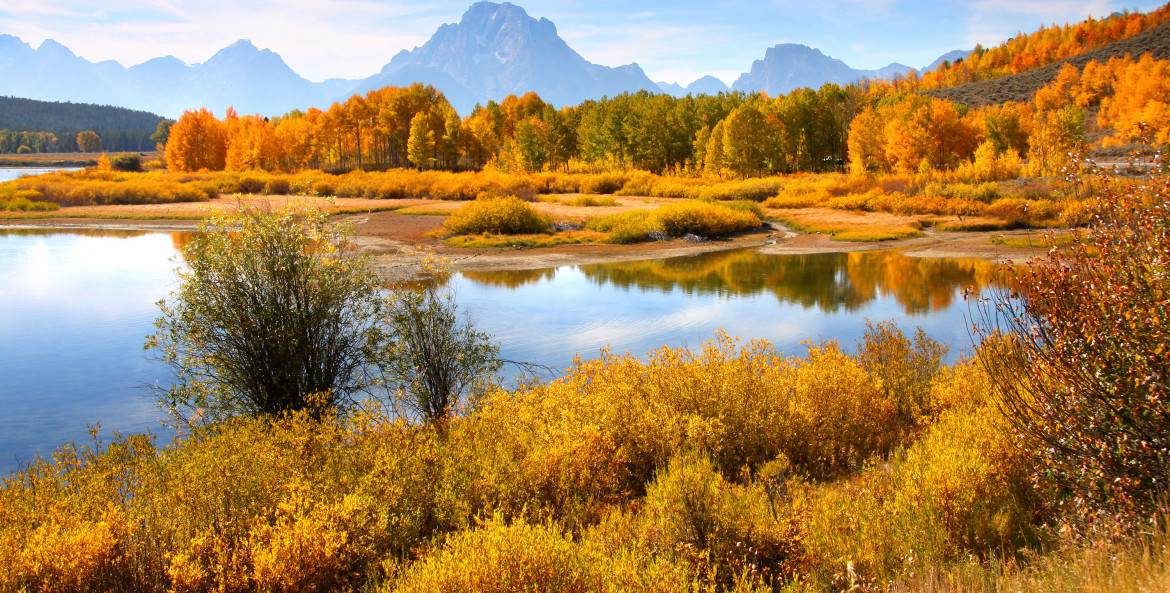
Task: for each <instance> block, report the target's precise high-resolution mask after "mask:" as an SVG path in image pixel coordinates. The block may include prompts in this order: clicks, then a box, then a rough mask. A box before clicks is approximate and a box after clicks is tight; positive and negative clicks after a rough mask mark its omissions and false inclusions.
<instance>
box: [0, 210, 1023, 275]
mask: <svg viewBox="0 0 1170 593" xmlns="http://www.w3.org/2000/svg"><path fill="white" fill-rule="evenodd" d="M411 202H413V203H407V204H402V205H401V206H402V207H400V208H398V209H399V210H405V209H407V208H410V207H417V206H422V205H423V204H422V203H425V202H428V201H421V200H420V201H413V200H412V201H411ZM355 206H359V207H362V206H365V204H361V205H357V204H355ZM439 206H443V208H444V209H446V208H450V206H449V205H447V204H439ZM107 208H109V207H103V211H101V212H100V215H101V217H100V218H88V217H72V218H71V217H68V216H50V217H32V216H29V217H14V218H0V229H5V228H14V229H46V230H49V229H60V230H64V231H69V230H92V229H97V230H102V229H105V230H127V231H135V230H138V231H150V232H192V231H194V230H195V229H196V228H197V227H198V225H199V222H200V217H199V216H198V213H197V212H188V211H187V210H186V209H175V210H171V208H166V209H165V210H162V209H160V208H158V207H157V206H156V207H147V208H142V207H138V208H135V207H133V206H131V208H135V209H134V210H132V211H130V212H126V211H125V210H122V208H126V207H118V208H119V210H113V211H107ZM160 210H162V211H160ZM352 212H353V211H352V210H349V211H348V212H346V213H339V214H338V215H337V216H338V218H339V219H341V220H344V221H347V222H349V223H351V224H353V225H354V228H355V230H356V234H355V237H354V243H355V244H356V245H357V246H358V248H359V250H360V251H361V252H363V253H367V254H369V255H370V256H371V262H370V264H371V267H373V268H374V269H375V270H376V271H377V272H378V273H379V274H380V275H382V276H383V277H385V278H387V279H388V280H390V281H398V280H404V279H409V278H411V277H413V276H415V275H416V274H417V272H418V271H419V269H420V268H421V265H422V263H423V261H424V259H426V258H427V257H428V256H434V257H439V258H442V259H444V260H445V261H446V263H447V265H448V267H449V268H450V269H451V270H452V271H455V272H460V271H489V270H531V269H540V268H552V267H558V266H569V265H584V264H593V263H605V262H621V261H637V260H647V259H665V258H670V257H684V256H691V255H699V254H702V253H711V252H717V251H727V250H732V249H746V248H756V249H758V250H759V252H760V253H763V254H776V255H810V254H818V253H848V252H856V251H875V250H894V249H896V250H902V251H903V253H905V254H906V255H908V256H911V257H924V258H926V257H952V258H979V259H985V260H990V261H996V262H1007V263H1011V264H1016V265H1018V264H1022V263H1025V262H1027V261H1028V260H1031V259H1034V258H1038V257H1043V256H1044V255H1045V253H1046V250H1045V249H1042V248H1033V249H1027V248H1009V247H1005V246H1002V245H996V244H993V242H992V239H993V238H994V237H1011V236H1028V235H1033V236H1034V235H1036V234H1037V232H1038V231H1036V230H1014V231H979V232H969V231H935V230H931V229H928V230H926V231H925V233H926V234H925V236H923V237H916V238H910V239H894V240H889V241H875V242H846V241H834V240H832V238H831V237H830V236H828V235H823V234H818V233H803V232H797V231H793V230H791V229H789V228H787V227H785V226H784V225H782V224H779V223H775V222H768V223H765V227H764V228H762V229H760V230H756V231H749V232H746V233H743V234H741V235H738V236H733V237H730V238H723V239H715V240H711V241H708V242H704V243H687V242H684V241H681V240H677V239H676V240H674V241H670V242H656V243H637V244H631V245H608V244H584V245H558V246H554V247H539V248H530V249H502V248H461V247H452V246H449V245H446V244H444V243H443V242H442V241H440V240H438V239H434V238H432V237H428V236H426V235H427V233H429V232H431V231H434V230H437V229H439V228H441V227H442V224H443V221H444V220H445V219H446V216H444V215H441V214H440V213H438V212H436V213H434V214H404V213H398V212H397V211H396V210H374V209H370V210H368V211H366V212H362V213H359V214H355V213H352ZM83 213H84V214H90V215H92V214H98V213H96V212H83ZM122 213H125V214H126V217H119V216H118V215H119V214H122ZM152 214H155V215H158V216H157V217H152V216H151V215H152Z"/></svg>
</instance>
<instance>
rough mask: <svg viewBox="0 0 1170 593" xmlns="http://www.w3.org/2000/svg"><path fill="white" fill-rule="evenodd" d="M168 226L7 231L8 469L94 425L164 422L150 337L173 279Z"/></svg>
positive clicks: (2, 335) (0, 451) (1, 283)
mask: <svg viewBox="0 0 1170 593" xmlns="http://www.w3.org/2000/svg"><path fill="white" fill-rule="evenodd" d="M173 253H174V247H173V244H172V241H171V238H170V236H169V235H167V234H148V235H142V236H138V237H132V238H109V237H86V236H75V235H67V234H56V235H39V236H36V235H34V236H28V235H16V234H5V233H0V352H3V354H0V406H2V408H3V410H4V414H3V416H2V419H0V471H7V470H9V469H12V468H13V467H15V465H16V462H17V461H26V460H28V459H29V458H30V457H31V455H32V453H33V451H39V452H40V453H42V454H46V455H47V454H49V453H51V452H52V449H53V448H54V447H56V446H57V445H59V444H61V443H63V442H65V441H68V440H76V441H78V444H82V441H85V440H86V439H88V435H86V425H87V424H93V423H97V422H100V423H101V426H102V428H103V433H106V434H108V433H109V431H115V430H116V431H122V432H140V431H143V430H146V429H150V430H152V431H155V432H158V431H159V428H160V426H159V422H158V418H159V417H160V413H159V412H158V410H157V408H156V407H155V405H154V403H153V402H152V401H151V400H150V399H149V398H148V397H146V392H145V391H144V390H141V389H136V388H135V386H137V385H139V384H140V383H141V382H147V381H153V380H154V379H155V378H158V379H159V380H166V379H165V376H162V375H160V373H159V371H160V369H159V367H158V366H157V365H155V364H153V363H151V362H150V361H148V360H146V358H145V356H144V355H143V352H142V344H143V341H144V337H145V336H146V334H148V333H150V332H151V330H152V329H153V325H152V323H153V321H154V318H155V317H156V316H157V312H158V308H157V306H156V305H155V302H156V301H158V300H159V299H161V298H164V297H165V296H166V295H167V293H168V291H169V290H170V288H171V287H172V285H173V273H172V272H171V269H172V264H171V263H170V262H169V261H168V258H170V257H171V255H172V254H173Z"/></svg>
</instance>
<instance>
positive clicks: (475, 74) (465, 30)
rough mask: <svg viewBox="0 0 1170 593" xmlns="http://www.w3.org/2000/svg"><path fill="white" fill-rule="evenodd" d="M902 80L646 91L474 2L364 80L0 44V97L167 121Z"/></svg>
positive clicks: (640, 81)
mask: <svg viewBox="0 0 1170 593" xmlns="http://www.w3.org/2000/svg"><path fill="white" fill-rule="evenodd" d="M952 53H953V54H954V55H955V56H958V55H965V53H963V52H959V53H955V52H952ZM947 55H948V56H950V55H951V54H947ZM944 58H946V56H944V57H943V58H940V59H939V61H941V60H942V59H944ZM946 59H952V60H953V59H954V57H950V58H946ZM936 64H937V63H936ZM909 71H910V67H908V66H905V65H902V64H890V65H889V66H887V67H885V68H882V69H880V70H856V69H853V68H850V67H849V66H848V65H846V64H845V63H844V62H842V61H840V60H835V59H833V58H831V57H829V56H826V55H824V54H823V53H822V52H821V51H820V50H817V49H813V48H810V47H807V46H804V45H797V44H781V45H776V46H774V47H772V48H769V49H768V50H767V51H766V52H765V54H764V58H763V59H762V60H757V61H755V62H754V63H753V64H752V66H751V69H750V70H749V71H748V72H746V73H744V74H742V75H741V76H740V77H739V78H738V79H737V80H736V81H735V82H734V83H733V84H732V85H731V86H730V87H728V86H727V85H726V84H725V83H724V82H723V81H721V80H719V79H717V78H715V77H712V76H704V77H702V78H700V79H698V80H696V81H694V82H692V83H691V84H689V85H688V86H686V87H682V86H681V85H678V84H666V83H655V82H653V81H651V80H650V79H649V78H648V77H647V76H646V73H645V72H643V71H642V69H641V67H639V66H638V64H636V63H632V64H628V65H625V66H618V67H608V66H602V65H598V64H593V63H591V62H589V61H588V60H586V59H585V58H583V57H581V55H580V54H578V53H577V52H576V51H574V50H573V49H572V48H571V47H569V45H568V44H567V43H565V41H564V40H563V39H562V38H561V37H560V36H559V35H558V34H557V29H556V25H554V24H553V23H552V22H551V21H549V20H548V19H544V18H542V19H539V20H538V19H535V18H532V17H531V16H529V15H528V13H526V12H525V11H524V9H523V8H520V7H519V6H516V5H514V4H510V3H506V2H505V3H503V4H496V3H492V2H478V3H476V4H473V5H472V6H471V7H470V8H469V9H468V10H467V12H466V13H464V14H463V17H462V19H461V20H460V21H459V22H458V23H452V24H446V25H442V26H441V27H439V29H438V30H437V31H436V32H435V34H434V35H433V36H432V37H431V38H430V40H428V41H427V42H426V43H425V44H423V45H422V46H421V47H416V48H414V49H412V50H410V51H406V50H403V51H401V52H399V53H398V54H397V55H395V56H394V57H393V58H392V59H391V60H390V61H389V63H387V64H386V65H385V66H384V67H383V68H382V70H381V71H380V72H378V73H376V74H374V75H373V76H370V77H368V78H365V79H361V80H344V79H330V80H326V81H324V82H316V83H315V82H310V81H309V80H307V79H305V78H304V77H302V76H300V75H299V74H297V73H296V72H294V71H293V70H292V68H290V67H289V66H288V65H287V64H285V62H284V60H283V59H281V57H280V56H279V55H277V54H276V53H274V52H272V51H271V50H268V49H259V48H257V47H256V46H255V45H253V44H252V43H251V42H249V41H247V40H240V41H237V42H236V43H233V44H232V45H229V46H228V47H225V48H224V49H222V50H220V51H219V52H217V53H216V54H215V55H213V56H211V58H209V59H208V60H207V61H206V62H202V63H197V64H186V63H184V62H183V61H181V60H179V59H178V58H175V57H174V56H165V57H160V58H154V59H151V60H147V61H146V62H143V63H141V64H138V65H135V66H131V67H129V68H126V67H123V66H122V65H121V64H119V63H118V62H115V61H112V60H108V61H103V62H97V63H94V62H90V61H88V60H86V59H84V58H81V57H79V56H77V55H75V54H74V53H73V52H72V51H70V50H69V48H67V47H65V46H64V45H61V44H60V43H58V42H56V41H53V40H51V39H49V40H46V41H44V42H43V43H42V44H41V45H40V47H38V48H36V49H34V48H33V47H32V46H30V45H29V44H27V43H25V42H24V41H22V40H20V39H19V38H17V37H14V36H12V35H3V34H0V95H9V96H14V97H24V98H30V99H41V100H46V101H70V102H75V103H77V102H84V103H96V104H102V105H116V106H121V107H127V108H131V109H139V110H144V111H150V112H154V113H159V114H162V115H165V116H168V117H172V118H173V117H178V115H179V114H181V113H182V112H183V110H185V109H191V108H198V107H206V108H208V109H210V110H212V111H214V112H216V113H223V111H224V110H226V109H227V108H228V107H229V106H232V107H235V109H236V111H237V112H239V113H241V114H246V113H259V114H262V115H269V116H272V115H279V114H282V113H285V112H288V111H290V110H293V109H305V108H308V107H322V108H324V107H328V106H329V104H331V103H332V102H333V101H337V100H345V99H347V98H348V97H349V96H351V95H352V94H354V93H365V92H366V91H368V90H371V89H375V88H381V87H383V86H388V85H392V86H406V85H409V84H410V83H412V82H423V83H427V84H431V85H434V86H435V88H437V89H439V90H440V91H442V92H443V94H444V95H446V96H447V99H448V100H449V101H451V104H452V106H454V107H455V109H456V110H457V111H458V112H459V113H461V114H467V113H469V112H470V111H471V109H472V108H473V106H474V105H475V104H476V103H486V102H487V101H488V100H493V99H494V100H497V101H498V100H500V99H503V98H504V97H505V96H507V95H509V94H517V95H520V94H524V93H526V92H528V91H536V92H537V93H538V94H539V95H540V96H541V98H542V99H544V100H545V101H547V102H549V103H552V104H554V105H558V106H561V105H575V104H577V103H580V102H582V101H585V100H588V99H599V98H601V97H602V96H606V95H608V96H613V95H616V94H620V93H623V92H637V91H640V90H648V91H651V92H656V93H657V92H664V93H668V94H672V95H677V96H681V95H686V94H688V93H693V94H715V93H719V92H727V91H732V90H734V91H746V92H753V91H765V92H767V93H768V94H770V95H779V94H783V93H786V92H788V91H790V90H792V89H794V88H798V87H812V88H816V87H819V86H821V85H822V84H824V83H825V82H835V83H839V84H845V83H849V82H854V81H857V80H860V79H862V78H884V77H889V76H892V75H894V74H895V73H903V74H904V73H906V72H909Z"/></svg>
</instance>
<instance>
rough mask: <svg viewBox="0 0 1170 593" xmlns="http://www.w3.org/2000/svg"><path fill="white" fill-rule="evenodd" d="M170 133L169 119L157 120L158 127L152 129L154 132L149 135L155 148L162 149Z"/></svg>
mask: <svg viewBox="0 0 1170 593" xmlns="http://www.w3.org/2000/svg"><path fill="white" fill-rule="evenodd" d="M170 135H171V121H170V120H166V119H164V120H162V121H160V122H158V127H156V128H155V129H154V133H153V134H151V135H150V139H151V140H153V141H154V146H155V150H158V151H160V152H161V151H162V150H163V149H164V148H166V145H167V138H169V137H170Z"/></svg>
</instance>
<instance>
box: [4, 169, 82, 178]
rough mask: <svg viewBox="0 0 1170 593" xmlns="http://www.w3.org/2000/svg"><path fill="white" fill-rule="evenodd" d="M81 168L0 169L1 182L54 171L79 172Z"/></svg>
mask: <svg viewBox="0 0 1170 593" xmlns="http://www.w3.org/2000/svg"><path fill="white" fill-rule="evenodd" d="M79 170H81V167H63V168H52V167H0V181H10V180H12V179H16V178H17V177H20V176H21V175H40V174H42V173H53V172H54V171H79Z"/></svg>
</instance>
